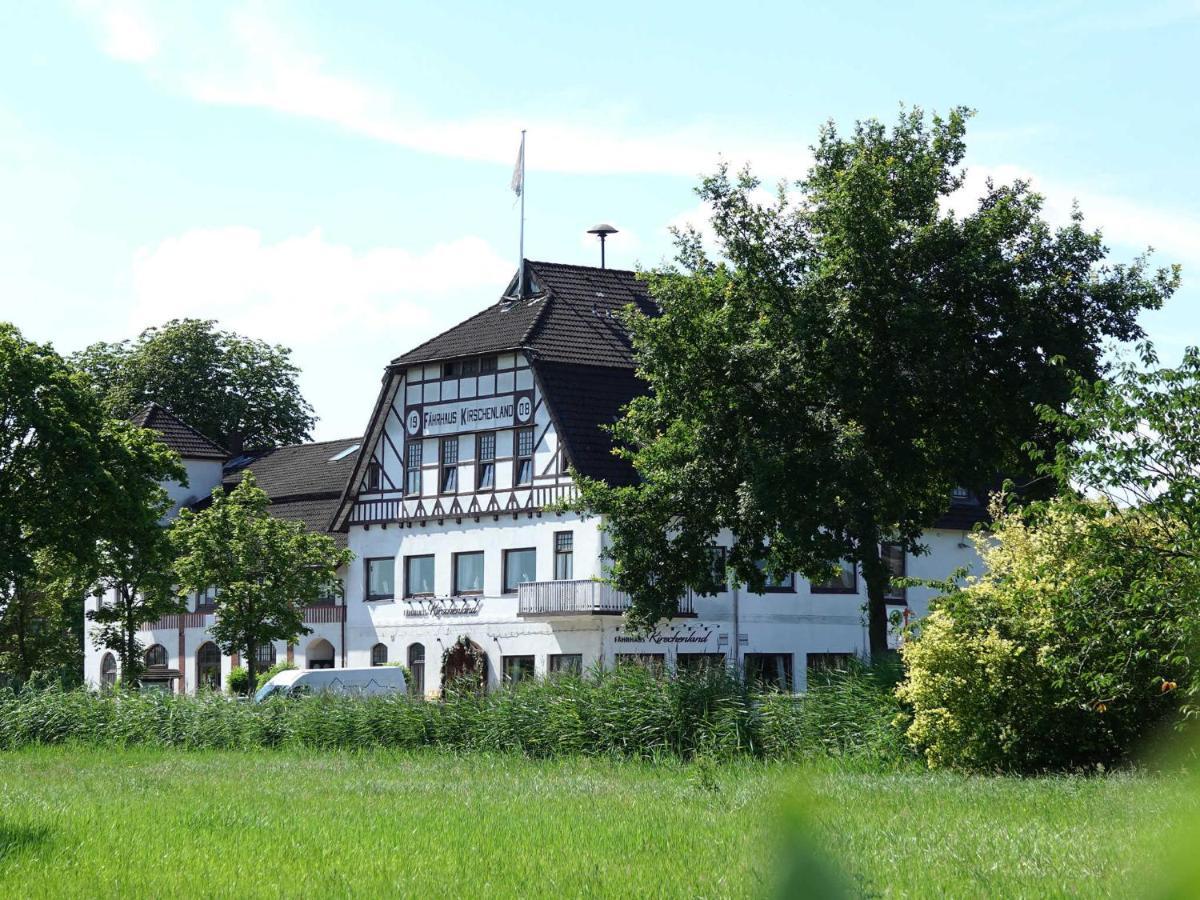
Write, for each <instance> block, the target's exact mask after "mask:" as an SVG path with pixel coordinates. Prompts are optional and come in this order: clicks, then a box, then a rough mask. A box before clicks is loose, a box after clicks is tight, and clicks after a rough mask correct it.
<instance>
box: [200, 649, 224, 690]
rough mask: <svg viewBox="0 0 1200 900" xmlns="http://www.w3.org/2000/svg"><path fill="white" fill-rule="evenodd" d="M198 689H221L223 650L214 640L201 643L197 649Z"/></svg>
mask: <svg viewBox="0 0 1200 900" xmlns="http://www.w3.org/2000/svg"><path fill="white" fill-rule="evenodd" d="M196 689H197V690H210V691H219V690H220V689H221V651H220V650H218V649H217V645H216V644H214V643H213V642H212V641H209V642H208V643H206V644H201V645H200V649H199V650H197V651H196Z"/></svg>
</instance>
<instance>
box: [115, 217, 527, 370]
mask: <svg viewBox="0 0 1200 900" xmlns="http://www.w3.org/2000/svg"><path fill="white" fill-rule="evenodd" d="M512 268H513V265H512V263H511V261H509V260H507V259H504V258H502V257H501V256H500V255H499V254H498V253H496V251H495V250H494V249H493V248H492V247H491V246H490V245H489V244H488V243H487V242H486V241H484V240H482V239H481V238H477V237H465V238H460V239H458V240H455V241H451V242H448V243H443V244H438V245H436V246H434V247H432V248H431V249H429V250H427V251H425V252H422V253H413V252H410V251H408V250H404V249H401V248H398V247H376V248H372V249H369V250H365V251H362V252H359V251H355V250H353V249H352V248H350V247H348V246H346V245H343V244H337V243H332V242H330V241H328V240H326V239H325V237H324V236H323V235H322V233H321V232H320V230H313V231H311V232H309V233H308V234H305V235H300V236H297V237H289V238H286V239H284V240H281V241H278V242H274V243H271V242H268V241H265V240H264V239H263V236H262V235H261V234H260V233H259V232H258V231H257V230H256V229H253V228H248V227H245V226H230V227H227V228H215V229H196V230H193V231H188V232H185V233H183V234H181V235H178V236H176V237H171V238H167V239H166V240H164V241H162V242H160V243H158V244H156V245H154V246H151V247H143V248H141V249H140V250H138V251H137V253H136V255H135V257H134V260H133V283H134V293H135V297H136V303H135V307H134V311H133V315H132V318H133V322H132V325H133V326H134V327H135V328H140V327H144V326H146V325H152V324H160V323H162V322H164V321H166V320H167V319H171V318H176V317H184V316H195V317H202V318H214V319H217V320H219V321H220V322H221V323H222V325H223V326H225V327H228V328H233V329H235V330H237V331H240V332H243V333H246V334H250V335H254V336H256V337H261V338H263V339H265V340H269V341H271V342H273V343H274V342H281V343H284V344H288V345H293V346H302V345H317V344H329V345H332V344H333V343H334V342H335V341H336V342H337V343H339V344H341V345H344V346H352V345H353V342H354V336H355V334H359V335H362V334H371V335H378V334H381V333H390V334H393V335H396V337H395V344H396V345H397V346H408V345H409V344H415V343H417V340H416V337H417V336H418V335H421V336H428V335H429V334H432V333H435V332H436V331H438V330H441V329H442V328H445V327H447V326H449V325H452V324H453V323H454V321H457V318H456V316H457V315H458V313H459V312H460V311H461V309H460V305H461V304H464V303H465V304H466V305H467V306H468V308H470V309H471V310H472V311H474V310H475V309H477V308H479V307H482V306H484V305H486V304H487V303H488V302H491V301H492V300H494V299H495V296H493V295H498V293H499V291H500V290H501V289H502V287H503V285H504V284H505V282H506V280H507V278H508V277H509V275H510V274H511V272H512Z"/></svg>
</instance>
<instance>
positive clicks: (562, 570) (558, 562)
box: [554, 531, 575, 581]
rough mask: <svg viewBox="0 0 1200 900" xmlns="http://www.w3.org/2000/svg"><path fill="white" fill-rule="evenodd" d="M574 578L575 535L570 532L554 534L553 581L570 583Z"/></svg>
mask: <svg viewBox="0 0 1200 900" xmlns="http://www.w3.org/2000/svg"><path fill="white" fill-rule="evenodd" d="M574 577H575V535H574V534H573V533H571V532H570V531H556V532H554V579H555V580H556V581H570V580H571V579H572V578H574Z"/></svg>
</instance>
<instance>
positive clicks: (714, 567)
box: [700, 546, 725, 596]
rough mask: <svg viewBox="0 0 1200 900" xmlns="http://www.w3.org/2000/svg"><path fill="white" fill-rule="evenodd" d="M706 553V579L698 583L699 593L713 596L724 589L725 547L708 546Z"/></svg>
mask: <svg viewBox="0 0 1200 900" xmlns="http://www.w3.org/2000/svg"><path fill="white" fill-rule="evenodd" d="M708 554H709V574H708V580H707V581H706V582H705V583H704V584H702V585H700V593H701V594H703V595H705V596H714V595H716V594H720V593H721V592H723V591H724V590H725V548H724V547H718V546H714V547H709V548H708Z"/></svg>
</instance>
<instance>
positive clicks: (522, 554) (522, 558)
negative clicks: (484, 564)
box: [504, 547, 537, 594]
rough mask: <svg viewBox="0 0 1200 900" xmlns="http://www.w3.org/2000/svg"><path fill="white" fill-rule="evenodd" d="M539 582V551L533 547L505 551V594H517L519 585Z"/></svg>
mask: <svg viewBox="0 0 1200 900" xmlns="http://www.w3.org/2000/svg"><path fill="white" fill-rule="evenodd" d="M527 581H537V551H536V550H534V549H533V548H532V547H528V548H523V549H520V550H505V551H504V593H506V594H515V593H516V592H517V585H519V584H523V583H525V582H527Z"/></svg>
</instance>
